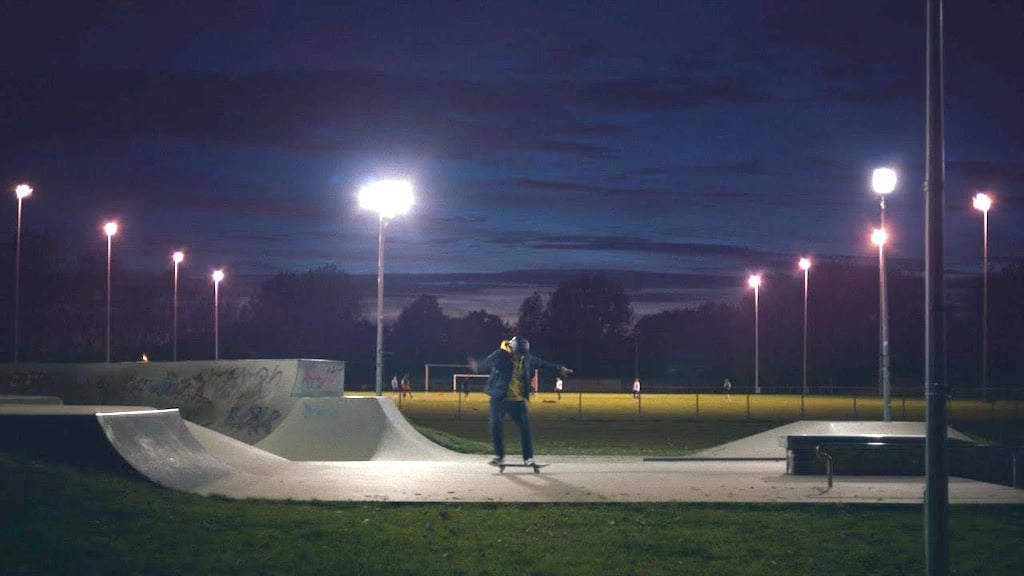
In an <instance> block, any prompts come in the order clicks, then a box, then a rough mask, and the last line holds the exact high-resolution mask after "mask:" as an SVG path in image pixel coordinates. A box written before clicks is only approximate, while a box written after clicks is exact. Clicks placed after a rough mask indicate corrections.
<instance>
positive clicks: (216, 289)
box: [213, 270, 224, 360]
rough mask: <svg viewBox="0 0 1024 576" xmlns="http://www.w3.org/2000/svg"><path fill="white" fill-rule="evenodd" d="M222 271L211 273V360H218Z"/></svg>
mask: <svg viewBox="0 0 1024 576" xmlns="http://www.w3.org/2000/svg"><path fill="white" fill-rule="evenodd" d="M223 279H224V271H223V270H214V271H213V359H214V360H220V281H221V280H223Z"/></svg>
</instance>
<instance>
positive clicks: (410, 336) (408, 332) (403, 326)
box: [388, 295, 448, 372]
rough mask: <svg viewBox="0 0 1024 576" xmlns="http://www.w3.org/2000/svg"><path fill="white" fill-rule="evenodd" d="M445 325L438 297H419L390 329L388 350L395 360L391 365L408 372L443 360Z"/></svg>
mask: <svg viewBox="0 0 1024 576" xmlns="http://www.w3.org/2000/svg"><path fill="white" fill-rule="evenodd" d="M445 324H446V323H445V317H444V312H442V311H441V305H440V304H438V302H437V297H435V296H430V295H423V296H418V297H417V298H416V299H415V300H413V301H412V302H411V303H410V304H409V305H408V306H406V307H405V308H403V309H402V312H401V313H400V314H399V315H398V319H397V320H396V321H395V324H394V326H392V328H391V331H390V332H391V333H390V335H389V337H388V342H389V343H390V344H389V346H388V348H389V352H391V353H392V357H391V359H390V361H389V362H388V363H389V364H391V365H392V366H393V368H394V369H395V370H398V371H400V372H408V371H409V370H411V369H412V368H413V367H416V366H422V365H423V364H425V363H427V362H436V361H438V360H444V359H445V358H443V357H442V356H443V354H444V351H445V350H446V349H447V348H448V346H447V332H446V328H447V327H446V325H445Z"/></svg>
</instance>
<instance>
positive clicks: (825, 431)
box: [693, 420, 970, 459]
mask: <svg viewBox="0 0 1024 576" xmlns="http://www.w3.org/2000/svg"><path fill="white" fill-rule="evenodd" d="M946 433H947V435H948V436H949V437H950V438H956V439H959V440H970V439H969V438H968V437H967V436H965V435H964V434H962V433H960V432H958V431H957V430H954V429H952V428H949V429H947V431H946ZM857 434H880V435H888V436H919V437H922V438H923V437H924V436H925V423H924V422H880V421H840V422H830V421H817V420H801V421H799V422H793V423H791V424H786V425H784V426H779V427H778V428H772V429H771V430H768V431H765V432H761V433H760V434H754V435H753V436H748V437H746V438H741V439H739V440H736V441H733V442H728V443H726V444H722V445H721V446H716V447H714V448H708V449H707V450H703V451H701V452H697V453H696V454H693V456H694V457H700V458H780V459H782V458H785V457H786V436H798V435H828V436H847V435H857Z"/></svg>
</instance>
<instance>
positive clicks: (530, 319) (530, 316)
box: [515, 292, 544, 340]
mask: <svg viewBox="0 0 1024 576" xmlns="http://www.w3.org/2000/svg"><path fill="white" fill-rule="evenodd" d="M515 331H516V334H520V335H522V336H525V337H527V338H529V339H531V340H539V339H541V336H542V334H543V333H544V298H543V297H541V295H540V294H539V293H537V292H534V293H533V294H531V295H530V296H529V297H527V298H526V299H525V300H523V303H522V304H520V305H519V318H518V320H517V321H516V330H515Z"/></svg>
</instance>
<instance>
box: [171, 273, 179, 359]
mask: <svg viewBox="0 0 1024 576" xmlns="http://www.w3.org/2000/svg"><path fill="white" fill-rule="evenodd" d="M172 316H173V319H172V320H171V322H172V324H174V330H173V332H174V344H173V345H172V349H173V355H172V358H173V359H174V361H175V362H177V361H178V261H177V260H175V261H174V312H173V314H172Z"/></svg>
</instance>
